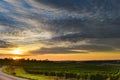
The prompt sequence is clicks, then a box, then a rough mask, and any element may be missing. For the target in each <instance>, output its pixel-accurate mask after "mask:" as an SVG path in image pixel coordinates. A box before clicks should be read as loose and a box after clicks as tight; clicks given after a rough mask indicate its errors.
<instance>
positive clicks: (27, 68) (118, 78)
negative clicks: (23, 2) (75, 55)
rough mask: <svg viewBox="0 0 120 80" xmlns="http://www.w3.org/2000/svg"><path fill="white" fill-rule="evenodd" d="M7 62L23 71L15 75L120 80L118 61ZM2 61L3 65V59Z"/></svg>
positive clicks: (70, 79)
mask: <svg viewBox="0 0 120 80" xmlns="http://www.w3.org/2000/svg"><path fill="white" fill-rule="evenodd" d="M7 62H8V63H7V64H6V65H9V66H12V67H13V66H15V67H16V66H17V67H19V68H17V69H15V71H17V72H23V73H24V74H23V73H20V74H18V73H17V72H15V75H17V76H20V75H21V74H23V75H25V74H29V75H36V76H38V77H40V76H44V77H45V76H53V77H57V78H53V79H54V80H120V61H91V62H75V61H70V62H69V61H64V62H60V61H59V62H51V61H36V60H24V59H23V60H17V61H14V60H7ZM2 63H3V64H4V65H5V63H4V61H3V62H2ZM21 77H23V76H21ZM27 78H29V77H27ZM35 80H39V78H37V79H35ZM40 80H45V79H40ZM48 80H50V79H48Z"/></svg>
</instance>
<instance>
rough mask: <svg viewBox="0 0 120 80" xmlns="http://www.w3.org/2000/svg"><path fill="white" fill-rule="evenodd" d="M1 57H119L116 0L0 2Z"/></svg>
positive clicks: (119, 15)
mask: <svg viewBox="0 0 120 80" xmlns="http://www.w3.org/2000/svg"><path fill="white" fill-rule="evenodd" d="M0 58H13V59H17V58H30V59H38V60H44V59H49V60H115V59H120V0H0Z"/></svg>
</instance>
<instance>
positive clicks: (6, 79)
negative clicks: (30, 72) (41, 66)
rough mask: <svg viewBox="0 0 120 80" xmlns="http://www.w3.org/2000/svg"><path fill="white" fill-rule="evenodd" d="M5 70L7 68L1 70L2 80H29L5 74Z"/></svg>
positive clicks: (0, 77)
mask: <svg viewBox="0 0 120 80" xmlns="http://www.w3.org/2000/svg"><path fill="white" fill-rule="evenodd" d="M4 68H5V67H2V68H0V80H28V79H23V78H19V77H15V76H12V75H8V74H5V73H3V72H2V69H4Z"/></svg>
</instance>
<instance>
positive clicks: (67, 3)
mask: <svg viewBox="0 0 120 80" xmlns="http://www.w3.org/2000/svg"><path fill="white" fill-rule="evenodd" d="M35 1H36V2H39V3H42V4H45V5H48V6H50V7H53V8H60V9H66V10H70V11H78V12H81V11H82V9H85V10H87V11H92V10H97V8H101V7H102V8H103V10H104V11H105V10H106V9H107V10H111V9H112V8H113V9H118V7H120V6H119V5H116V4H119V3H120V1H119V0H114V1H113V0H109V1H108V0H102V1H101V0H35ZM86 8H88V9H86Z"/></svg>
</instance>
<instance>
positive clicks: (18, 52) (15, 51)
mask: <svg viewBox="0 0 120 80" xmlns="http://www.w3.org/2000/svg"><path fill="white" fill-rule="evenodd" d="M13 54H16V55H18V54H23V50H20V49H16V50H13Z"/></svg>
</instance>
